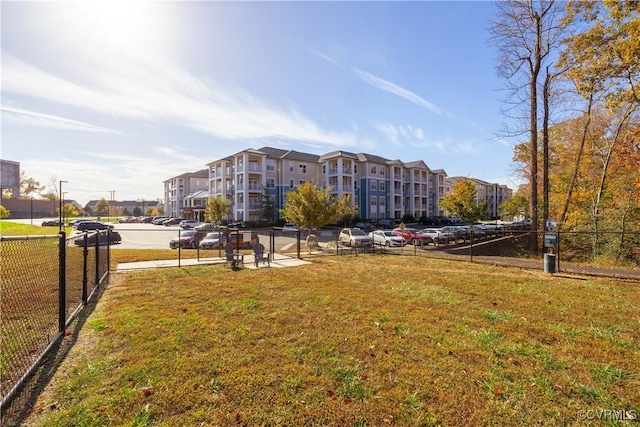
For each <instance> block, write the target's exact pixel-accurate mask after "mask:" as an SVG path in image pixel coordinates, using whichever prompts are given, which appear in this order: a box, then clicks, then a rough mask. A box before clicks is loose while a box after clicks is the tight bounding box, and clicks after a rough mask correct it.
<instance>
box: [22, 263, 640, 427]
mask: <svg viewBox="0 0 640 427" xmlns="http://www.w3.org/2000/svg"><path fill="white" fill-rule="evenodd" d="M311 261H312V263H311V264H309V265H305V266H301V267H295V268H284V269H268V268H265V269H259V270H249V269H243V270H241V271H238V272H233V271H231V270H230V269H229V268H224V267H221V266H208V267H194V268H186V269H158V270H149V271H141V272H134V273H126V274H124V273H122V274H118V275H114V276H113V277H112V279H111V284H110V285H109V288H108V289H107V290H106V292H105V293H104V294H103V296H102V299H101V300H100V301H99V303H98V305H97V307H96V309H95V311H94V312H93V313H92V314H91V316H90V317H89V319H88V320H87V323H86V324H85V326H84V328H83V329H82V331H81V332H80V335H79V337H78V342H77V343H76V345H75V347H74V348H73V349H72V350H71V352H70V354H69V356H68V357H67V359H66V360H65V361H64V363H63V364H62V365H61V367H60V369H59V370H58V372H57V373H56V375H55V377H54V379H53V381H52V382H51V383H50V384H49V386H48V387H47V389H46V390H45V392H44V393H43V394H42V395H41V396H40V397H39V399H38V403H37V405H36V407H35V408H34V410H33V412H32V415H31V416H30V418H29V419H28V420H27V421H26V422H25V424H24V425H29V426H68V425H83V426H101V425H104V426H111V425H113V426H115V425H118V426H120V425H128V426H129V425H130V426H147V425H148V426H151V425H154V426H155V425H158V426H227V425H229V426H231V425H233V426H235V425H247V426H254V425H265V426H302V425H307V426H321V425H322V426H325V425H332V426H384V425H399V426H421V425H424V426H429V425H450V426H457V425H464V426H477V425H495V426H506V425H508V426H513V425H522V426H530V425H558V426H560V425H562V426H565V425H585V424H589V423H591V424H597V425H601V424H600V423H601V420H598V419H597V418H598V416H600V418H607V417H608V418H609V420H605V421H604V422H603V424H604V425H612V426H613V425H616V426H619V425H625V423H620V422H618V421H615V420H612V419H613V418H615V417H616V416H617V415H619V413H617V412H616V413H613V412H605V411H622V410H625V411H628V412H627V414H629V415H634V414H635V415H636V416H638V415H640V376H639V375H638V373H639V367H640V292H639V291H640V288H639V287H638V284H637V283H628V282H621V281H616V280H609V279H587V280H582V279H576V278H562V277H558V276H552V275H548V274H544V273H542V272H531V271H524V270H518V269H507V268H498V267H491V266H484V265H475V264H468V263H461V262H457V263H456V262H452V261H443V260H433V259H416V258H413V257H394V256H380V255H360V256H358V257H352V256H344V257H320V258H316V259H313V260H311ZM585 417H587V418H591V420H589V421H585V419H584V418H585ZM629 425H637V423H630V424H629Z"/></svg>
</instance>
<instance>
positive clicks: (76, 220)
mask: <svg viewBox="0 0 640 427" xmlns="http://www.w3.org/2000/svg"><path fill="white" fill-rule="evenodd" d="M87 221H91V220H90V219H74V220H73V221H71V222H70V223H69V225H70V226H72V227H74V228H78V224H80V223H81V222H87Z"/></svg>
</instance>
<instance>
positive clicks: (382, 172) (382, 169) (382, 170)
mask: <svg viewBox="0 0 640 427" xmlns="http://www.w3.org/2000/svg"><path fill="white" fill-rule="evenodd" d="M385 169H386V168H380V175H382V176H384V174H385Z"/></svg>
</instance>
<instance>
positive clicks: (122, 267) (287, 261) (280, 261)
mask: <svg viewBox="0 0 640 427" xmlns="http://www.w3.org/2000/svg"><path fill="white" fill-rule="evenodd" d="M273 256H274V259H272V260H271V266H269V265H267V264H264V263H259V264H258V268H284V267H296V266H299V265H304V264H309V262H308V261H303V260H301V259H298V258H293V257H289V256H286V255H282V254H278V253H276V254H274V255H273ZM225 262H226V259H225V258H219V257H213V258H200V259H197V258H182V259H179V260H178V259H163V260H156V261H140V262H125V263H120V264H118V267H117V268H116V271H132V270H146V269H150V268H163V267H189V266H193V265H211V264H224V263H225ZM229 268H231V266H230V265H229ZM242 268H248V269H252V270H255V269H256V265H255V259H254V257H253V254H245V256H244V264H243V265H242Z"/></svg>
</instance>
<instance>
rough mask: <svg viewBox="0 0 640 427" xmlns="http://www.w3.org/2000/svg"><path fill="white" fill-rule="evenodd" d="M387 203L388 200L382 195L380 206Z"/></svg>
mask: <svg viewBox="0 0 640 427" xmlns="http://www.w3.org/2000/svg"><path fill="white" fill-rule="evenodd" d="M385 204H386V201H385V199H384V197H380V206H384V205H385Z"/></svg>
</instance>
